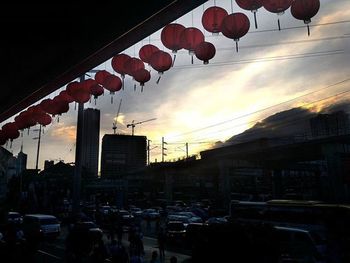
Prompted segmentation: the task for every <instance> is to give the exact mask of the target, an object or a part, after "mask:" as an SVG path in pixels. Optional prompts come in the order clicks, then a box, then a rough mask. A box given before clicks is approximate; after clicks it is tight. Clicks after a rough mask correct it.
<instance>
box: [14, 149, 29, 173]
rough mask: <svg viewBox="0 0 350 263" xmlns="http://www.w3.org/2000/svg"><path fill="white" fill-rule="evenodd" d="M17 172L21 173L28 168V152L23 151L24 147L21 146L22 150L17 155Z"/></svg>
mask: <svg viewBox="0 0 350 263" xmlns="http://www.w3.org/2000/svg"><path fill="white" fill-rule="evenodd" d="M16 162H17V163H16V173H17V174H20V173H22V172H23V171H24V170H26V169H27V154H25V153H24V152H23V148H22V147H21V151H20V152H19V153H18V155H17V160H16Z"/></svg>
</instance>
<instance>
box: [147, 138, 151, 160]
mask: <svg viewBox="0 0 350 263" xmlns="http://www.w3.org/2000/svg"><path fill="white" fill-rule="evenodd" d="M150 146H151V140H147V165H150V153H151V149H150V148H151V147H150Z"/></svg>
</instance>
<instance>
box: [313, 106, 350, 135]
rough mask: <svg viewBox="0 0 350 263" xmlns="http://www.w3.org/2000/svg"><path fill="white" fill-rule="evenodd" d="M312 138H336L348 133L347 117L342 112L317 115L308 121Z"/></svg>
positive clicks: (349, 126)
mask: <svg viewBox="0 0 350 263" xmlns="http://www.w3.org/2000/svg"><path fill="white" fill-rule="evenodd" d="M310 126H311V134H312V136H313V137H320V136H336V135H342V134H347V133H349V128H350V125H349V115H348V114H347V113H345V112H344V111H337V112H334V113H332V114H319V115H317V116H316V117H314V118H311V119H310Z"/></svg>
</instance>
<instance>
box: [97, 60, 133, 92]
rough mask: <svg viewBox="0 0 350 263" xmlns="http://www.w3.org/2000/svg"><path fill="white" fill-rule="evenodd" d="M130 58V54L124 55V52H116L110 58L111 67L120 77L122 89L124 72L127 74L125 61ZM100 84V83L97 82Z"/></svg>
mask: <svg viewBox="0 0 350 263" xmlns="http://www.w3.org/2000/svg"><path fill="white" fill-rule="evenodd" d="M129 58H130V56H128V55H126V54H118V55H115V56H114V57H113V58H112V62H111V64H112V68H113V69H114V70H115V72H117V73H119V74H120V75H121V77H122V87H123V89H124V78H125V74H127V71H126V69H125V67H124V65H125V62H126V61H127V60H128V59H129ZM99 84H101V83H99Z"/></svg>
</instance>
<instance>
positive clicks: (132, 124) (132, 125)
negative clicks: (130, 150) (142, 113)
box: [126, 118, 157, 135]
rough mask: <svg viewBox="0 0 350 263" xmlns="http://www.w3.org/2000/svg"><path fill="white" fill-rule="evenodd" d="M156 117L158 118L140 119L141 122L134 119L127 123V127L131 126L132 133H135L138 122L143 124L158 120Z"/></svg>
mask: <svg viewBox="0 0 350 263" xmlns="http://www.w3.org/2000/svg"><path fill="white" fill-rule="evenodd" d="M156 119H157V118H153V119H149V120H145V121H139V122H136V123H135V122H134V120H133V121H132V122H131V123H129V124H127V125H126V127H127V128H129V127H131V134H132V135H134V129H135V126H136V125H137V124H141V123H144V122H148V121H154V120H156Z"/></svg>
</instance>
